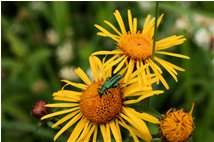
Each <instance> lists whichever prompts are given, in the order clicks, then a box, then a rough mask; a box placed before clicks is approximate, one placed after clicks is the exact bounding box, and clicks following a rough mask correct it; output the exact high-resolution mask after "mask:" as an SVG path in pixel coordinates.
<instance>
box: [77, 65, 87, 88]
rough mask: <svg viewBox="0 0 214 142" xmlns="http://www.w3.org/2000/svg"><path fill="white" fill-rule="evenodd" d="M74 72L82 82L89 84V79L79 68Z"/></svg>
mask: <svg viewBox="0 0 214 142" xmlns="http://www.w3.org/2000/svg"><path fill="white" fill-rule="evenodd" d="M75 72H76V74H77V75H78V76H79V77H80V78H81V79H82V81H84V82H85V83H86V84H87V85H90V84H91V81H90V79H89V78H88V76H87V75H86V74H85V72H84V71H83V70H82V69H81V68H77V69H76V70H75Z"/></svg>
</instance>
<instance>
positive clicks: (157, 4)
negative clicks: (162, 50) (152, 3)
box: [152, 1, 159, 60]
mask: <svg viewBox="0 0 214 142" xmlns="http://www.w3.org/2000/svg"><path fill="white" fill-rule="evenodd" d="M158 6H159V2H158V1H157V2H156V8H155V29H154V37H153V47H152V60H154V55H155V45H156V35H157V21H158Z"/></svg>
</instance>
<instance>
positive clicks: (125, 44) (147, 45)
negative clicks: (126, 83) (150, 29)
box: [118, 32, 153, 61]
mask: <svg viewBox="0 0 214 142" xmlns="http://www.w3.org/2000/svg"><path fill="white" fill-rule="evenodd" d="M152 45H153V42H152V39H151V38H149V37H147V36H145V35H143V34H142V33H139V32H138V33H128V34H125V35H123V36H122V37H121V38H120V40H119V42H118V47H119V48H120V49H121V50H123V51H124V52H125V54H126V55H127V56H129V57H130V58H131V59H135V60H138V61H144V60H146V59H147V58H149V57H150V56H152Z"/></svg>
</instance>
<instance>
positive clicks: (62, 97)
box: [53, 96, 80, 102]
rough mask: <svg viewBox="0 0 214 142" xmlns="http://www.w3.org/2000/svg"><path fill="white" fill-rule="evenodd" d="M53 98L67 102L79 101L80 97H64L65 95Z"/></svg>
mask: <svg viewBox="0 0 214 142" xmlns="http://www.w3.org/2000/svg"><path fill="white" fill-rule="evenodd" d="M53 100H58V101H66V102H79V101H80V98H79V99H73V98H70V97H64V96H54V97H53Z"/></svg>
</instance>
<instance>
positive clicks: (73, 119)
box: [54, 113, 82, 141]
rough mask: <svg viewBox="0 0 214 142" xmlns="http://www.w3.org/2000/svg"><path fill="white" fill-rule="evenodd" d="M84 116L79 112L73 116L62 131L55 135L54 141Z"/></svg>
mask: <svg viewBox="0 0 214 142" xmlns="http://www.w3.org/2000/svg"><path fill="white" fill-rule="evenodd" d="M81 117H82V114H81V113H79V114H78V115H76V116H75V117H74V118H72V119H71V120H70V121H69V122H68V123H67V124H66V125H65V126H64V127H62V129H60V131H59V132H58V133H57V134H56V135H55V136H54V141H56V139H57V138H58V137H59V136H60V135H61V134H62V133H63V132H65V131H66V130H67V129H68V128H69V127H71V126H72V125H73V124H74V123H75V122H77V121H78V120H79V119H80V118H81Z"/></svg>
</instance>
